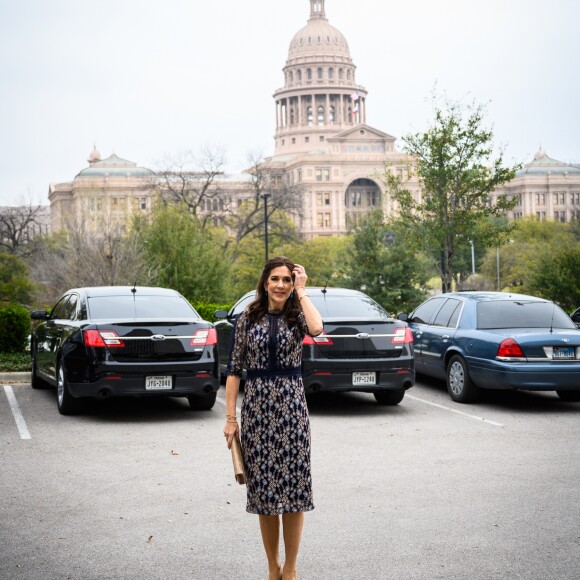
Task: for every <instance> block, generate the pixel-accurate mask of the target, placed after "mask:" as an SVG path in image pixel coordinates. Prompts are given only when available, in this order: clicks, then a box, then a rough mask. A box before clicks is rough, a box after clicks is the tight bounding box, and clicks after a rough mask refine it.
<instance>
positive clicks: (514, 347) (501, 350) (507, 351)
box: [496, 338, 526, 361]
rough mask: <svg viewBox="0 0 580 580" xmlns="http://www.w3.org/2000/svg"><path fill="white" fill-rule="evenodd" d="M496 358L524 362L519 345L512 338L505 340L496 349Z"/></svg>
mask: <svg viewBox="0 0 580 580" xmlns="http://www.w3.org/2000/svg"><path fill="white" fill-rule="evenodd" d="M496 358H498V359H500V360H510V361H513V360H524V361H525V360H526V357H525V355H524V353H523V351H522V348H521V347H520V345H519V344H518V343H517V342H516V341H515V340H514V339H513V338H506V339H505V340H503V341H502V342H501V344H500V345H499V346H498V347H497V355H496Z"/></svg>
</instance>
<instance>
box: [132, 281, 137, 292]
mask: <svg viewBox="0 0 580 580" xmlns="http://www.w3.org/2000/svg"><path fill="white" fill-rule="evenodd" d="M131 292H133V294H135V293H136V292H137V281H136V280H135V283H134V284H133V288H131Z"/></svg>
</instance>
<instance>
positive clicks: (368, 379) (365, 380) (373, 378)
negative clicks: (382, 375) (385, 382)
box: [352, 373, 377, 385]
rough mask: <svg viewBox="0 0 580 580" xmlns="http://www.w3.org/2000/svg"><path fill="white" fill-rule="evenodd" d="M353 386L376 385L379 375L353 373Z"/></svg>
mask: <svg viewBox="0 0 580 580" xmlns="http://www.w3.org/2000/svg"><path fill="white" fill-rule="evenodd" d="M352 384H353V385H376V384H377V373H352Z"/></svg>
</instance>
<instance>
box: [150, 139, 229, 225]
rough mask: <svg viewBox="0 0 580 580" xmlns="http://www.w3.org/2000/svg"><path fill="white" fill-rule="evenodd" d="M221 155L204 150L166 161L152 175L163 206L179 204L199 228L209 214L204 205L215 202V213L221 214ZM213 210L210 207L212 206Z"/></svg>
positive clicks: (222, 157)
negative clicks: (169, 203)
mask: <svg viewBox="0 0 580 580" xmlns="http://www.w3.org/2000/svg"><path fill="white" fill-rule="evenodd" d="M224 158H225V156H224V152H223V151H222V150H221V149H219V148H216V147H209V146H207V147H204V148H202V149H201V151H200V152H199V153H198V154H197V155H194V154H193V153H192V152H191V151H182V152H181V153H179V154H177V155H175V156H173V157H167V158H166V159H165V161H164V162H163V168H162V169H160V170H159V171H157V172H156V173H155V177H154V179H155V187H156V188H157V189H158V191H159V193H160V198H161V199H162V200H163V201H164V203H168V202H173V203H183V204H185V205H186V206H187V208H188V210H189V211H190V213H191V214H192V215H193V216H195V217H196V218H197V219H198V220H199V221H200V225H201V226H202V227H205V225H206V224H207V223H208V222H209V220H210V218H211V217H212V213H211V211H210V212H206V211H204V210H205V209H206V204H208V202H210V203H211V202H212V201H213V200H216V201H218V211H222V212H223V211H225V209H226V208H225V207H224V201H225V200H224V199H223V190H222V187H221V184H220V179H219V178H220V177H223V175H224V163H225V161H224ZM212 207H213V204H212Z"/></svg>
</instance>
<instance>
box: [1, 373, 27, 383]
mask: <svg viewBox="0 0 580 580" xmlns="http://www.w3.org/2000/svg"><path fill="white" fill-rule="evenodd" d="M0 383H5V384H9V385H11V384H13V383H30V373H0Z"/></svg>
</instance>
